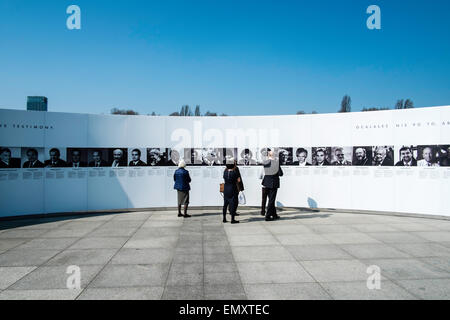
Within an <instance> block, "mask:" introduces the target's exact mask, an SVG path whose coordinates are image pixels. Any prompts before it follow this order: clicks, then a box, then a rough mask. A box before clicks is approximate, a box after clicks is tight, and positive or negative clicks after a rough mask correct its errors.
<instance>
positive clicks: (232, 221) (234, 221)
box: [231, 220, 239, 224]
mask: <svg viewBox="0 0 450 320" xmlns="http://www.w3.org/2000/svg"><path fill="white" fill-rule="evenodd" d="M231 223H232V224H235V223H239V221H237V220H231Z"/></svg>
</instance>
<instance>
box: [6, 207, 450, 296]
mask: <svg viewBox="0 0 450 320" xmlns="http://www.w3.org/2000/svg"><path fill="white" fill-rule="evenodd" d="M239 212H240V216H239V217H238V219H239V220H240V221H241V223H240V224H236V225H231V224H230V223H226V224H223V223H222V216H221V213H220V210H213V209H210V210H191V211H190V212H189V213H190V214H192V217H191V218H188V219H184V218H179V217H177V213H176V212H175V211H148V212H130V213H111V214H96V215H80V216H70V217H59V218H50V219H40V220H38V219H35V220H20V221H0V299H450V221H449V220H437V219H425V218H417V217H401V216H392V215H375V214H358V213H345V212H320V211H317V212H314V211H311V210H303V211H302V210H285V211H282V212H280V216H281V219H280V220H276V221H271V222H266V221H264V218H263V217H261V216H260V215H259V212H258V210H250V209H239ZM228 220H230V218H228ZM74 265H75V266H79V267H80V271H81V288H80V289H67V279H68V278H69V277H70V276H71V274H68V273H66V271H67V268H68V267H69V266H74ZM370 266H377V267H378V268H379V271H380V282H379V284H380V286H379V287H380V288H379V289H377V287H376V286H375V287H374V285H373V284H374V283H376V279H377V277H376V276H377V274H374V273H373V270H376V267H375V269H374V268H373V267H372V268H369V269H368V267H370ZM368 279H369V281H368ZM374 281H375V282H374ZM368 282H369V286H368ZM371 284H372V285H371ZM369 287H370V288H371V289H369Z"/></svg>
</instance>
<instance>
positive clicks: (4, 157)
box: [0, 148, 20, 169]
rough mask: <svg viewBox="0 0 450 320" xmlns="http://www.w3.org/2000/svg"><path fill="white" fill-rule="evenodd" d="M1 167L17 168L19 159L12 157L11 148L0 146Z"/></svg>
mask: <svg viewBox="0 0 450 320" xmlns="http://www.w3.org/2000/svg"><path fill="white" fill-rule="evenodd" d="M0 168H5V169H6V168H17V161H14V159H12V158H11V150H10V149H9V148H0ZM19 168H20V163H19Z"/></svg>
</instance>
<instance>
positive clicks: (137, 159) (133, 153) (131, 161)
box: [128, 148, 147, 167]
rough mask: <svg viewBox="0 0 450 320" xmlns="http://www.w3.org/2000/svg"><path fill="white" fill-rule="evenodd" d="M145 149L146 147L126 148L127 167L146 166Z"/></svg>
mask: <svg viewBox="0 0 450 320" xmlns="http://www.w3.org/2000/svg"><path fill="white" fill-rule="evenodd" d="M146 161H147V149H146V148H129V149H128V166H129V167H145V166H147V162H146Z"/></svg>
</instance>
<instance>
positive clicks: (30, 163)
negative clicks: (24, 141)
mask: <svg viewBox="0 0 450 320" xmlns="http://www.w3.org/2000/svg"><path fill="white" fill-rule="evenodd" d="M21 149H22V151H21V153H22V155H21V158H22V163H23V165H22V168H43V167H44V161H45V160H44V158H45V156H44V154H45V153H44V148H34V147H31V148H21Z"/></svg>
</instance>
